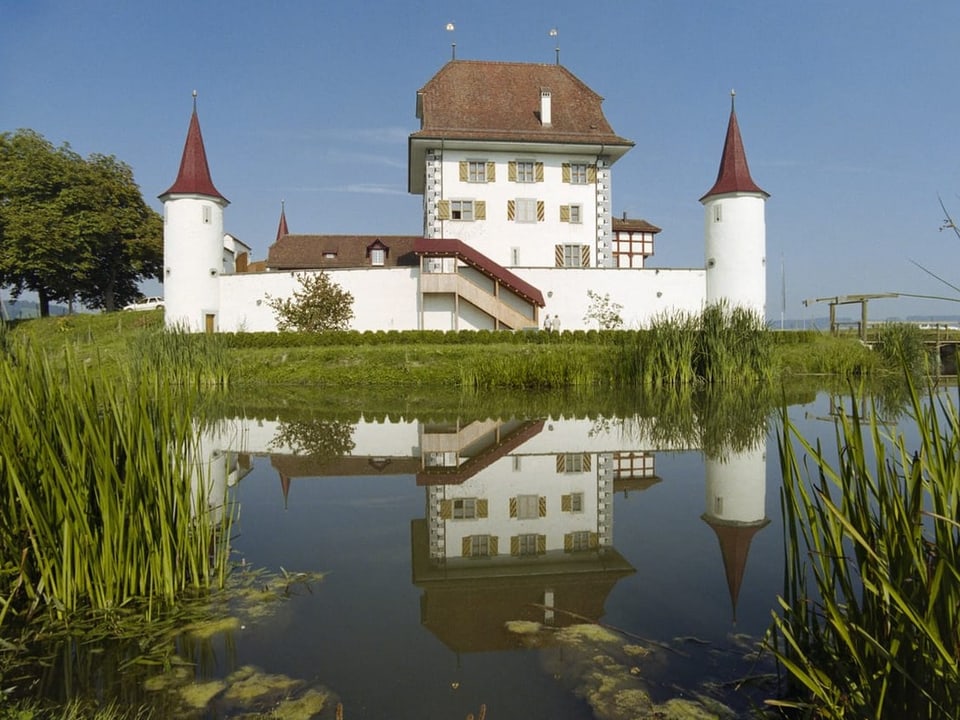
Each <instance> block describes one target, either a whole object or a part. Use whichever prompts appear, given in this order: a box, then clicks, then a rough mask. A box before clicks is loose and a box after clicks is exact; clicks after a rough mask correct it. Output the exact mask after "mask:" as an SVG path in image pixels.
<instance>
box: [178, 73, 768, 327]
mask: <svg viewBox="0 0 960 720" xmlns="http://www.w3.org/2000/svg"><path fill="white" fill-rule="evenodd" d="M601 103H602V98H601V97H600V96H599V95H597V94H596V93H594V92H593V91H592V90H591V89H590V88H589V87H587V86H586V85H585V84H584V83H583V82H581V81H580V80H579V79H578V78H577V77H576V76H574V75H573V74H572V73H571V72H570V71H569V70H567V69H566V68H564V67H563V66H561V65H559V64H555V65H551V64H530V63H505V62H485V61H467V60H452V61H450V62H448V63H447V64H446V65H444V66H443V67H442V68H441V69H440V71H439V72H438V73H437V74H436V75H435V76H434V77H433V78H432V79H431V80H430V81H429V82H427V84H426V85H424V86H423V87H422V88H421V89H420V90H419V91H418V92H417V103H416V114H417V118H418V119H419V120H420V129H419V130H418V131H416V132H414V133H412V134H411V135H410V138H409V148H408V150H409V153H408V155H409V165H408V189H409V191H410V192H411V193H414V194H417V195H421V196H422V197H423V234H422V235H418V236H407V235H297V234H290V233H289V232H288V230H287V220H286V214H285V211H284V210H282V211H281V216H280V225H279V228H278V231H277V238H276V241H275V242H274V244H273V245H271V246H270V248H269V251H268V255H267V258H266V260H264V261H258V262H251V261H250V258H249V252H250V248H249V246H247V245H246V244H244V243H243V242H242V241H240V240H239V239H237V238H236V237H235V236H233V235H230V234H227V233H225V232H224V211H225V209H226V207H227V205H228V204H229V203H228V201H227V199H226V198H225V197H224V196H223V195H221V194H220V192H219V191H218V190H217V188H216V187H215V186H214V184H213V181H212V179H211V175H210V169H209V166H208V163H207V157H206V151H205V149H204V144H203V138H202V135H201V133H200V123H199V120H198V117H197V112H196V105H194V110H193V114H192V116H191V119H190V127H189V130H188V132H187V140H186V144H185V146H184V150H183V157H182V160H181V163H180V170H179V173H178V175H177V179H176V181H175V182H174V183H173V185H172V186H171V187H170V189H168V190H167V191H166V192H164V193H163V194H162V195H160V199H161V200H162V201H163V205H164V271H163V283H164V296H165V298H164V300H165V312H166V323H167V325H168V326H171V327H173V326H176V327H181V328H185V329H189V330H191V331H194V332H201V331H207V332H216V331H228V332H233V331H242V330H247V331H271V330H276V327H277V320H276V317H275V315H274V312H273V310H272V309H271V308H270V306H269V304H268V303H267V299H268V298H269V297H273V298H283V297H289V296H291V295H292V293H293V292H294V291H295V290H297V289H298V288H299V280H298V276H299V275H301V274H303V273H311V272H320V271H324V272H326V273H328V274H329V275H330V277H331V279H332V280H333V281H334V282H335V283H337V284H338V285H339V286H340V287H342V288H343V289H344V290H347V291H349V292H350V293H351V294H352V295H353V298H354V305H353V310H354V319H353V322H352V324H351V327H352V328H353V329H356V330H418V329H420V330H466V329H491V330H494V329H512V330H521V329H524V328H534V327H539V326H540V325H541V323H542V322H543V320H544V319H545V318H546V317H547V316H550V317H551V318H555V319H556V321H557V322H558V324H559V326H560V327H561V328H562V329H564V330H568V329H589V328H591V327H593V328H595V327H597V325H596V323H595V322H593V323H592V324H591V322H590V321H588V320H587V319H585V318H586V316H587V314H588V312H589V310H590V309H591V307H595V303H596V298H606V299H607V300H608V302H609V303H610V305H611V306H613V305H619V306H620V307H621V308H622V309H621V310H620V315H621V317H622V320H623V323H624V326H625V327H628V328H638V327H644V326H646V325H647V324H649V322H650V321H651V320H652V319H653V318H655V317H657V316H660V315H663V314H665V313H674V312H678V311H682V312H689V313H699V312H701V311H702V310H703V308H704V307H705V306H708V305H711V304H715V303H718V302H726V303H727V304H728V305H729V306H730V307H735V306H740V307H744V308H747V309H749V310H751V311H752V312H754V313H755V314H757V315H758V316H759V317H761V318H763V317H765V303H766V267H765V265H766V224H765V219H764V207H765V203H766V199H767V197H769V195H768V194H767V193H766V192H765V191H763V190H762V189H760V187H759V186H757V185H756V183H754V181H753V179H752V178H751V177H750V170H749V168H748V166H747V158H746V154H745V152H744V148H743V141H742V139H741V137H740V129H739V126H738V124H737V116H736V113H735V110H734V107H733V102H732V100H731V109H730V120H729V124H728V126H727V135H726V142H725V144H724V148H723V154H722V156H721V160H720V170H719V173H718V175H717V179H716V182H715V183H714V185H713V186H712V187H711V188H710V189H709V190H708V191H707V193H706V194H705V195H704V196H703V197H701V198H700V202H701V203H702V204H703V207H704V235H705V253H704V267H703V268H696V269H664V268H648V267H646V263H647V258H649V257H650V256H651V255H652V254H653V246H654V237H655V235H656V234H657V233H658V232H660V229H659V228H658V227H656V226H654V225H652V224H650V223H648V222H647V221H645V220H642V219H629V218H627V217H626V216H624V217H614V214H613V211H612V188H613V165H614V164H615V163H616V162H617V161H618V160H619V159H620V158H621V157H623V156H624V155H625V154H626V153H627V152H628V151H629V150H630V149H631V148H632V147H633V142H632V141H630V140H627V139H625V138H623V137H621V136H619V135H617V134H616V133H614V131H613V129H612V128H611V127H610V124H609V123H608V122H607V120H606V118H605V117H604V114H603V111H602V109H601Z"/></svg>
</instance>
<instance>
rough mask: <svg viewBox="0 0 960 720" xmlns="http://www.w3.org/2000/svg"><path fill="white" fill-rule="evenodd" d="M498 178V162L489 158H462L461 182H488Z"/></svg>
mask: <svg viewBox="0 0 960 720" xmlns="http://www.w3.org/2000/svg"><path fill="white" fill-rule="evenodd" d="M494 180H496V164H495V163H493V162H491V161H488V160H461V161H460V182H471V183H488V182H493V181H494Z"/></svg>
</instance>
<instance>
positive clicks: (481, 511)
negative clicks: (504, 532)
mask: <svg viewBox="0 0 960 720" xmlns="http://www.w3.org/2000/svg"><path fill="white" fill-rule="evenodd" d="M489 506H490V503H489V502H488V501H487V499H486V498H479V499H478V500H477V517H478V518H485V517H487V513H488V510H489Z"/></svg>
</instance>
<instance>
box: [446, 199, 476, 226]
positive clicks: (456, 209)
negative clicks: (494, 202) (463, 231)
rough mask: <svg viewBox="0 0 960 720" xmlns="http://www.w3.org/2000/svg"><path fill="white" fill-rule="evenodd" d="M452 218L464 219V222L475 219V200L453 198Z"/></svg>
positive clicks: (451, 205)
mask: <svg viewBox="0 0 960 720" xmlns="http://www.w3.org/2000/svg"><path fill="white" fill-rule="evenodd" d="M450 219H451V220H463V221H464V222H472V221H473V200H451V201H450Z"/></svg>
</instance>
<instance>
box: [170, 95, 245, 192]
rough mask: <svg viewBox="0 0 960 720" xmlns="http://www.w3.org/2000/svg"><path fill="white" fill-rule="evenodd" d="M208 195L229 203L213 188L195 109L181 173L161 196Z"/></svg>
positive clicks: (184, 150) (185, 146) (194, 109)
mask: <svg viewBox="0 0 960 720" xmlns="http://www.w3.org/2000/svg"><path fill="white" fill-rule="evenodd" d="M175 193H177V194H186V195H207V196H209V197H212V198H216V199H218V200H223V201H224V202H229V201H228V200H227V199H226V198H225V197H224V196H223V195H221V194H220V191H219V190H217V188H215V187H214V186H213V180H211V179H210V167H209V166H208V165H207V151H206V150H205V149H204V147H203V135H202V134H201V133H200V120H199V119H198V118H197V108H196V107H194V108H193V115H191V116H190V128H189V129H188V130H187V142H186V143H185V144H184V146H183V158H181V160H180V172H179V173H178V174H177V179H176V180H175V181H174V183H173V185H171V186H170V189H169V190H167V191H166V192H165V193H163V194H162V195H160V197H161V198H163V197H164V196H166V195H173V194H175Z"/></svg>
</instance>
